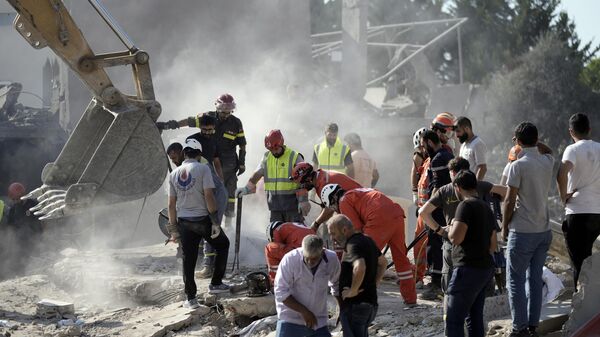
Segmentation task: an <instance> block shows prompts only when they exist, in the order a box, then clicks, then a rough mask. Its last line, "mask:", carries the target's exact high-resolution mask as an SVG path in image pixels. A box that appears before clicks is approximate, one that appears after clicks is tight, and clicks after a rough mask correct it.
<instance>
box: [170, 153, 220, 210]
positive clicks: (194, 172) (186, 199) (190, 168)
mask: <svg viewBox="0 0 600 337" xmlns="http://www.w3.org/2000/svg"><path fill="white" fill-rule="evenodd" d="M205 188H215V183H214V181H213V178H212V174H211V172H210V169H209V168H208V166H207V165H206V164H201V163H199V162H198V161H197V160H195V159H186V160H185V161H184V162H183V164H181V166H179V167H178V168H176V169H175V170H173V172H171V174H170V175H169V196H170V197H172V196H176V197H177V217H179V218H195V217H202V216H207V215H208V208H207V207H206V199H205V198H204V189H205Z"/></svg>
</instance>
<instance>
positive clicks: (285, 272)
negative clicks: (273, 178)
mask: <svg viewBox="0 0 600 337" xmlns="http://www.w3.org/2000/svg"><path fill="white" fill-rule="evenodd" d="M339 276H340V262H339V260H338V258H337V255H336V254H335V252H334V251H331V250H329V249H323V239H321V238H320V237H318V236H316V235H312V234H311V235H307V236H306V237H304V239H303V240H302V247H301V248H296V249H294V250H292V251H290V252H289V253H287V254H285V256H284V257H283V259H282V260H281V263H280V264H279V269H278V270H277V274H276V276H275V303H276V305H277V319H278V320H277V337H329V336H331V334H330V333H329V329H328V328H327V320H328V315H327V290H328V289H331V293H332V294H333V295H334V296H336V299H337V300H338V302H339V297H338V294H339V292H338V279H339Z"/></svg>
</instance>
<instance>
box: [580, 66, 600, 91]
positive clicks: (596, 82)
mask: <svg viewBox="0 0 600 337" xmlns="http://www.w3.org/2000/svg"><path fill="white" fill-rule="evenodd" d="M581 81H582V82H583V83H584V84H585V85H587V86H588V87H590V88H591V89H592V90H593V91H595V92H597V93H600V58H596V59H593V60H592V61H591V62H590V63H589V64H588V65H587V66H586V67H585V68H584V69H583V72H582V73H581Z"/></svg>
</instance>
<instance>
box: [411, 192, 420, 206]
mask: <svg viewBox="0 0 600 337" xmlns="http://www.w3.org/2000/svg"><path fill="white" fill-rule="evenodd" d="M412 196H413V204H415V206H418V202H419V193H418V192H412Z"/></svg>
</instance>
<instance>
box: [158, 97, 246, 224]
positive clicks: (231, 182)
mask: <svg viewBox="0 0 600 337" xmlns="http://www.w3.org/2000/svg"><path fill="white" fill-rule="evenodd" d="M235 108H236V104H235V100H234V98H233V96H231V95H230V94H222V95H221V96H219V97H217V100H216V101H215V110H216V111H209V112H208V114H209V115H212V116H214V117H216V118H217V124H216V128H215V135H214V136H213V137H214V139H215V140H216V142H217V153H218V154H219V160H220V166H221V167H220V168H216V170H217V173H219V175H220V173H221V172H220V171H222V176H223V181H224V183H225V187H226V188H227V193H228V200H227V211H226V212H225V224H230V223H231V222H232V219H233V217H234V216H235V211H234V208H235V197H234V195H235V190H236V187H237V176H239V175H241V174H242V173H244V172H245V171H246V137H245V135H244V128H243V126H242V121H240V119H239V118H237V117H235V116H233V115H232V113H233V111H234V110H235ZM202 115H203V114H199V115H198V116H195V117H188V118H186V119H183V120H180V121H175V120H170V121H168V122H157V123H156V126H157V127H158V129H159V130H166V129H178V128H179V127H182V126H188V127H196V128H202V126H201V125H200V119H201V117H202ZM238 147H239V155H238V153H237V152H236V151H237V148H238ZM217 165H218V164H217Z"/></svg>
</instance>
